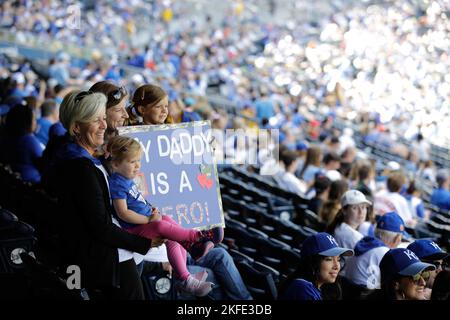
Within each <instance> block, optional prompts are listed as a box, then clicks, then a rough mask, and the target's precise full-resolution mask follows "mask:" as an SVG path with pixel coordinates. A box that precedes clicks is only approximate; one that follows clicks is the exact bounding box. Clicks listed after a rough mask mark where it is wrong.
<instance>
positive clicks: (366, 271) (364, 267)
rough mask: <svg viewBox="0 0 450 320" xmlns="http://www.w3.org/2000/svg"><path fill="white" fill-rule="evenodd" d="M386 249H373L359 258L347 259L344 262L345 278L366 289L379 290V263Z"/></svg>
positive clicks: (387, 249)
mask: <svg viewBox="0 0 450 320" xmlns="http://www.w3.org/2000/svg"><path fill="white" fill-rule="evenodd" d="M388 251H389V248H388V247H377V248H373V249H371V250H369V251H367V252H365V253H363V254H362V255H360V256H353V257H348V258H347V260H346V261H345V268H344V270H345V277H346V278H347V279H349V280H350V281H351V282H353V283H354V284H357V285H360V286H365V287H366V288H368V289H379V288H380V280H381V273H380V267H379V265H380V261H381V259H382V258H383V256H384V255H385V254H386V252H388Z"/></svg>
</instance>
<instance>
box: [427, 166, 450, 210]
mask: <svg viewBox="0 0 450 320" xmlns="http://www.w3.org/2000/svg"><path fill="white" fill-rule="evenodd" d="M436 183H437V185H438V187H437V189H435V190H434V191H433V193H432V194H431V203H432V204H434V205H435V206H437V207H439V208H440V209H443V210H450V190H449V189H450V175H449V173H448V171H447V169H440V170H439V171H438V172H437V174H436Z"/></svg>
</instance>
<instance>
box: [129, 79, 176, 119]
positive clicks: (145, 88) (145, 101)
mask: <svg viewBox="0 0 450 320" xmlns="http://www.w3.org/2000/svg"><path fill="white" fill-rule="evenodd" d="M131 101H132V105H131V106H130V107H129V108H128V109H127V112H128V116H129V119H128V120H127V121H126V125H139V124H144V125H151V124H163V123H173V119H172V118H170V117H169V96H168V95H167V93H166V92H165V91H164V90H163V89H162V88H160V87H158V86H155V85H152V84H145V85H142V86H140V87H139V88H137V89H136V91H135V92H134V94H133V98H132V100H131Z"/></svg>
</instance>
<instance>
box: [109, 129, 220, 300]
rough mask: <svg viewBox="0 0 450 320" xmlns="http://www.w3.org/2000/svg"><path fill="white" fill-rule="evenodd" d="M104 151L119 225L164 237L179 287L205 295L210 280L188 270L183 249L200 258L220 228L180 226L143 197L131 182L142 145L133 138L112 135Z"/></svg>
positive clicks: (131, 230) (153, 236) (147, 236)
mask: <svg viewBox="0 0 450 320" xmlns="http://www.w3.org/2000/svg"><path fill="white" fill-rule="evenodd" d="M107 152H108V154H109V155H110V158H111V165H110V167H111V168H112V170H113V172H114V173H113V174H112V175H111V176H110V177H109V179H108V180H109V189H110V192H111V198H112V201H113V205H114V209H115V211H116V213H117V216H118V220H119V223H120V225H121V226H122V228H124V229H126V230H127V231H128V232H130V233H133V234H137V235H140V236H143V237H146V238H149V239H154V238H162V239H168V240H169V241H167V243H166V246H167V249H168V256H169V261H170V263H171V265H172V266H173V268H174V271H175V277H176V278H177V279H179V280H181V282H182V288H183V289H184V290H185V291H187V292H189V293H191V294H194V295H198V296H205V295H207V294H208V292H209V291H211V289H212V283H209V282H205V281H204V280H205V279H206V274H205V273H204V272H201V273H198V274H195V275H191V274H190V273H189V272H188V270H187V268H186V250H188V251H189V252H190V253H191V255H192V256H194V258H195V259H196V260H198V259H200V258H201V257H203V256H204V255H205V254H206V253H207V252H208V251H209V250H211V249H212V248H213V247H214V244H217V243H219V242H220V241H222V239H223V228H221V227H217V228H214V229H211V230H206V231H197V230H193V229H185V228H182V227H181V226H179V225H178V224H177V223H176V222H175V221H174V220H173V219H172V218H170V217H169V216H167V215H161V214H160V213H159V212H158V211H157V210H156V208H154V207H152V205H151V204H150V203H148V202H147V201H146V200H145V199H144V197H143V196H142V194H141V193H140V192H139V190H138V189H137V186H136V184H135V183H134V182H133V179H134V178H136V175H137V173H138V172H139V168H140V159H141V156H142V148H141V146H140V144H139V142H137V141H136V140H134V139H132V138H130V137H122V136H116V137H113V138H111V139H110V141H109V142H108V145H107ZM185 249H186V250H185Z"/></svg>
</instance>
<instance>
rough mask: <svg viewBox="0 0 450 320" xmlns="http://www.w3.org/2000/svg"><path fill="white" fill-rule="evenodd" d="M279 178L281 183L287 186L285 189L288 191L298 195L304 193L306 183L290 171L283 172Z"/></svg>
mask: <svg viewBox="0 0 450 320" xmlns="http://www.w3.org/2000/svg"><path fill="white" fill-rule="evenodd" d="M281 180H282V181H283V184H284V185H285V186H286V187H287V190H288V191H289V192H292V193H296V194H299V195H304V194H305V193H306V188H307V186H306V184H305V183H304V182H303V181H301V180H300V179H299V178H297V177H296V176H295V175H293V174H292V173H290V172H285V173H284V174H283V175H282V176H281Z"/></svg>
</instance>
